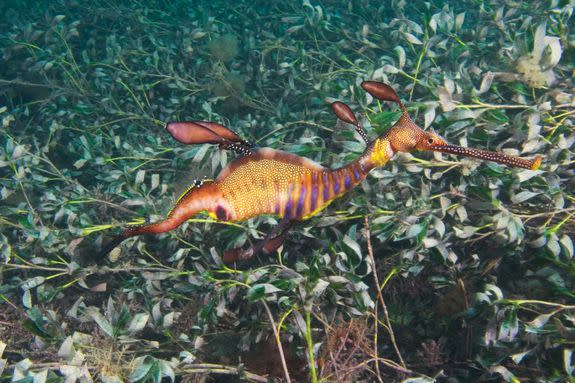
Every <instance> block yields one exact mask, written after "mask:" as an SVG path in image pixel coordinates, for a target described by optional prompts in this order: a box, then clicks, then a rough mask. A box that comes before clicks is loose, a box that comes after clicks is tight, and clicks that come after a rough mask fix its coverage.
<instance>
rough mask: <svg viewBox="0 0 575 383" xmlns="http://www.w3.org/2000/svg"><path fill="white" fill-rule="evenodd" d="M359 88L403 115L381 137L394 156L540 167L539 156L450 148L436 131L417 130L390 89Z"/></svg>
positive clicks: (378, 86) (376, 84)
mask: <svg viewBox="0 0 575 383" xmlns="http://www.w3.org/2000/svg"><path fill="white" fill-rule="evenodd" d="M361 86H362V87H363V89H365V91H366V92H368V93H369V94H371V95H372V96H373V97H375V98H377V99H379V100H382V101H391V102H395V103H396V104H398V105H399V107H400V108H401V111H402V115H401V117H400V119H399V120H398V121H397V122H396V123H395V125H394V126H393V127H392V128H391V129H389V131H387V132H386V133H384V135H383V136H382V137H381V138H383V139H386V140H388V141H389V144H390V146H391V149H392V150H393V152H411V151H414V150H429V151H434V152H442V153H449V154H455V155H459V156H463V157H473V158H478V159H481V160H486V161H493V162H497V163H500V164H505V165H507V166H512V167H520V168H525V169H531V170H536V169H538V168H539V166H540V165H541V160H542V158H541V156H536V157H535V158H533V159H526V158H520V157H516V156H510V155H507V154H504V153H501V152H493V151H488V150H482V149H474V148H467V147H463V146H457V145H450V144H448V143H447V142H446V141H445V140H444V139H443V138H442V137H441V136H440V135H438V134H437V133H435V131H433V130H429V131H425V130H423V129H421V128H420V127H419V126H417V124H415V122H413V120H412V119H411V117H410V116H409V114H408V113H407V109H406V108H405V106H404V105H403V103H402V102H401V100H400V99H399V96H398V95H397V93H396V92H395V91H394V90H393V88H392V87H390V86H389V85H387V84H383V83H380V82H377V81H364V82H363V83H362V84H361Z"/></svg>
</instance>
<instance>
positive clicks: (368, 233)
mask: <svg viewBox="0 0 575 383" xmlns="http://www.w3.org/2000/svg"><path fill="white" fill-rule="evenodd" d="M364 220H365V236H366V238H367V253H368V254H369V259H370V261H371V268H372V273H373V279H374V282H375V286H376V289H377V297H378V298H379V302H380V303H381V307H382V308H383V314H384V316H385V322H386V324H387V332H388V333H389V338H390V339H391V344H392V345H393V348H394V350H395V353H396V354H397V358H398V359H399V363H400V364H401V367H403V368H404V369H405V368H406V366H405V362H404V361H403V358H402V356H401V352H399V347H397V342H396V341H395V334H394V333H393V327H391V321H390V320H389V313H388V312H387V306H386V304H385V300H384V299H383V295H382V294H381V290H380V288H379V277H378V276H377V269H376V266H375V258H374V256H373V247H372V245H371V231H370V230H369V218H368V217H367V216H365V218H364Z"/></svg>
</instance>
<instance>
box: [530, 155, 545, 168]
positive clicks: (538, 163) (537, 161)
mask: <svg viewBox="0 0 575 383" xmlns="http://www.w3.org/2000/svg"><path fill="white" fill-rule="evenodd" d="M542 160H543V158H542V157H541V156H537V157H535V160H533V165H531V170H537V169H539V166H541V161H542Z"/></svg>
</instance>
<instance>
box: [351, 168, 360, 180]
mask: <svg viewBox="0 0 575 383" xmlns="http://www.w3.org/2000/svg"><path fill="white" fill-rule="evenodd" d="M351 167H352V168H353V175H354V177H355V180H356V181H359V180H360V178H361V174H360V173H359V169H358V168H357V167H356V166H355V165H351Z"/></svg>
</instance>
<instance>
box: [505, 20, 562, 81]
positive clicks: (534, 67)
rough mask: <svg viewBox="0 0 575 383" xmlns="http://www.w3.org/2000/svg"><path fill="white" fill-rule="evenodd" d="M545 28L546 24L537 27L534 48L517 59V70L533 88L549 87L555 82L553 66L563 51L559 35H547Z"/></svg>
mask: <svg viewBox="0 0 575 383" xmlns="http://www.w3.org/2000/svg"><path fill="white" fill-rule="evenodd" d="M545 30H546V25H545V24H541V25H539V26H538V27H537V29H536V31H535V35H534V37H533V50H532V51H531V52H530V53H528V54H527V55H525V56H521V57H519V59H517V67H516V70H517V72H518V73H520V74H521V75H522V80H523V81H525V82H526V83H527V84H528V85H529V86H531V87H533V88H543V87H547V86H550V85H552V84H553V83H554V82H555V79H556V76H555V73H554V72H553V68H554V67H555V66H557V64H558V63H559V60H561V54H562V53H563V49H562V48H561V42H560V39H559V37H553V36H547V35H546V34H545Z"/></svg>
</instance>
